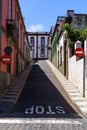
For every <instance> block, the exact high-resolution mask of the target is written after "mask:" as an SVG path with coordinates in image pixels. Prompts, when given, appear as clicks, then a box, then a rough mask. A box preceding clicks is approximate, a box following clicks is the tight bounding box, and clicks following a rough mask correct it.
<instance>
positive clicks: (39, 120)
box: [0, 119, 82, 124]
mask: <svg viewBox="0 0 87 130" xmlns="http://www.w3.org/2000/svg"><path fill="white" fill-rule="evenodd" d="M0 123H2V124H4V123H9V124H16V123H18V124H19V123H20V124H22V123H24V124H26V123H35V124H36V123H37V124H38V123H41V124H42V123H45V124H60V123H61V124H82V123H81V122H79V121H78V120H75V121H74V120H64V119H59V120H56V119H52V120H51V119H48V120H44V119H43V120H42V119H36V120H35V119H33V120H21V119H0Z"/></svg>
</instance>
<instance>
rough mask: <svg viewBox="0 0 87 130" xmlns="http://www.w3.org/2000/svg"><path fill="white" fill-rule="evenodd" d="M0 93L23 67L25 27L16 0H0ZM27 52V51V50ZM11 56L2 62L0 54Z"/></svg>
mask: <svg viewBox="0 0 87 130" xmlns="http://www.w3.org/2000/svg"><path fill="white" fill-rule="evenodd" d="M0 7H1V8H0V81H2V82H0V95H1V94H2V93H3V91H4V90H5V89H7V87H8V86H9V85H10V83H11V82H12V81H13V80H14V78H15V77H16V76H18V75H19V74H20V72H21V71H22V70H23V69H24V67H25V59H26V55H24V53H25V52H24V51H25V49H24V46H25V37H26V33H25V32H26V28H25V24H24V20H23V16H22V13H21V8H20V5H19V1H18V0H0ZM28 52H29V51H28ZM5 54H8V55H10V57H11V63H10V64H3V62H2V60H1V59H2V56H3V55H5Z"/></svg>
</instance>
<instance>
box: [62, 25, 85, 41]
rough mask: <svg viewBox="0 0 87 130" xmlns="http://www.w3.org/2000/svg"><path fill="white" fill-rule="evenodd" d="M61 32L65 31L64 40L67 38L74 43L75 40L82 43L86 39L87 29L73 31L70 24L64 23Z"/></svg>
mask: <svg viewBox="0 0 87 130" xmlns="http://www.w3.org/2000/svg"><path fill="white" fill-rule="evenodd" d="M62 30H65V31H66V35H65V37H66V38H69V39H70V40H71V41H73V42H76V41H77V40H79V41H81V42H83V41H85V40H86V38H87V28H86V29H84V30H82V29H74V28H72V27H71V25H70V24H68V23H65V24H63V26H62Z"/></svg>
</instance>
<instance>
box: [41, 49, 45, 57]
mask: <svg viewBox="0 0 87 130" xmlns="http://www.w3.org/2000/svg"><path fill="white" fill-rule="evenodd" d="M41 57H45V50H44V49H41Z"/></svg>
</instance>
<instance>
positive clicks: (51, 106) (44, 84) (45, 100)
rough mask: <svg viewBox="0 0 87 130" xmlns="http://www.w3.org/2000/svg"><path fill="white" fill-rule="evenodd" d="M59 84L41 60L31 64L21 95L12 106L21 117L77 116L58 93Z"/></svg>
mask: <svg viewBox="0 0 87 130" xmlns="http://www.w3.org/2000/svg"><path fill="white" fill-rule="evenodd" d="M59 88H61V89H60V90H61V92H62V93H63V94H65V93H64V92H63V90H62V87H61V85H60V84H59V82H58V80H57V79H56V77H55V75H54V74H53V73H52V71H51V70H50V68H49V66H48V65H47V63H46V62H45V61H44V60H42V61H38V63H36V64H35V65H33V67H32V70H31V73H30V75H29V77H28V79H27V82H26V84H25V87H24V89H23V91H22V93H21V96H20V98H19V100H18V102H17V104H16V106H15V108H14V112H15V113H19V116H21V117H23V116H24V117H33V118H34V117H44V118H45V117H56V118H59V117H63V118H65V117H66V118H68V117H70V118H75V117H77V116H79V115H78V114H77V113H76V112H75V111H74V109H73V108H72V107H71V106H70V105H69V104H68V103H67V101H66V100H65V99H64V98H63V96H62V95H61V94H60V92H59V91H58V89H59Z"/></svg>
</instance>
